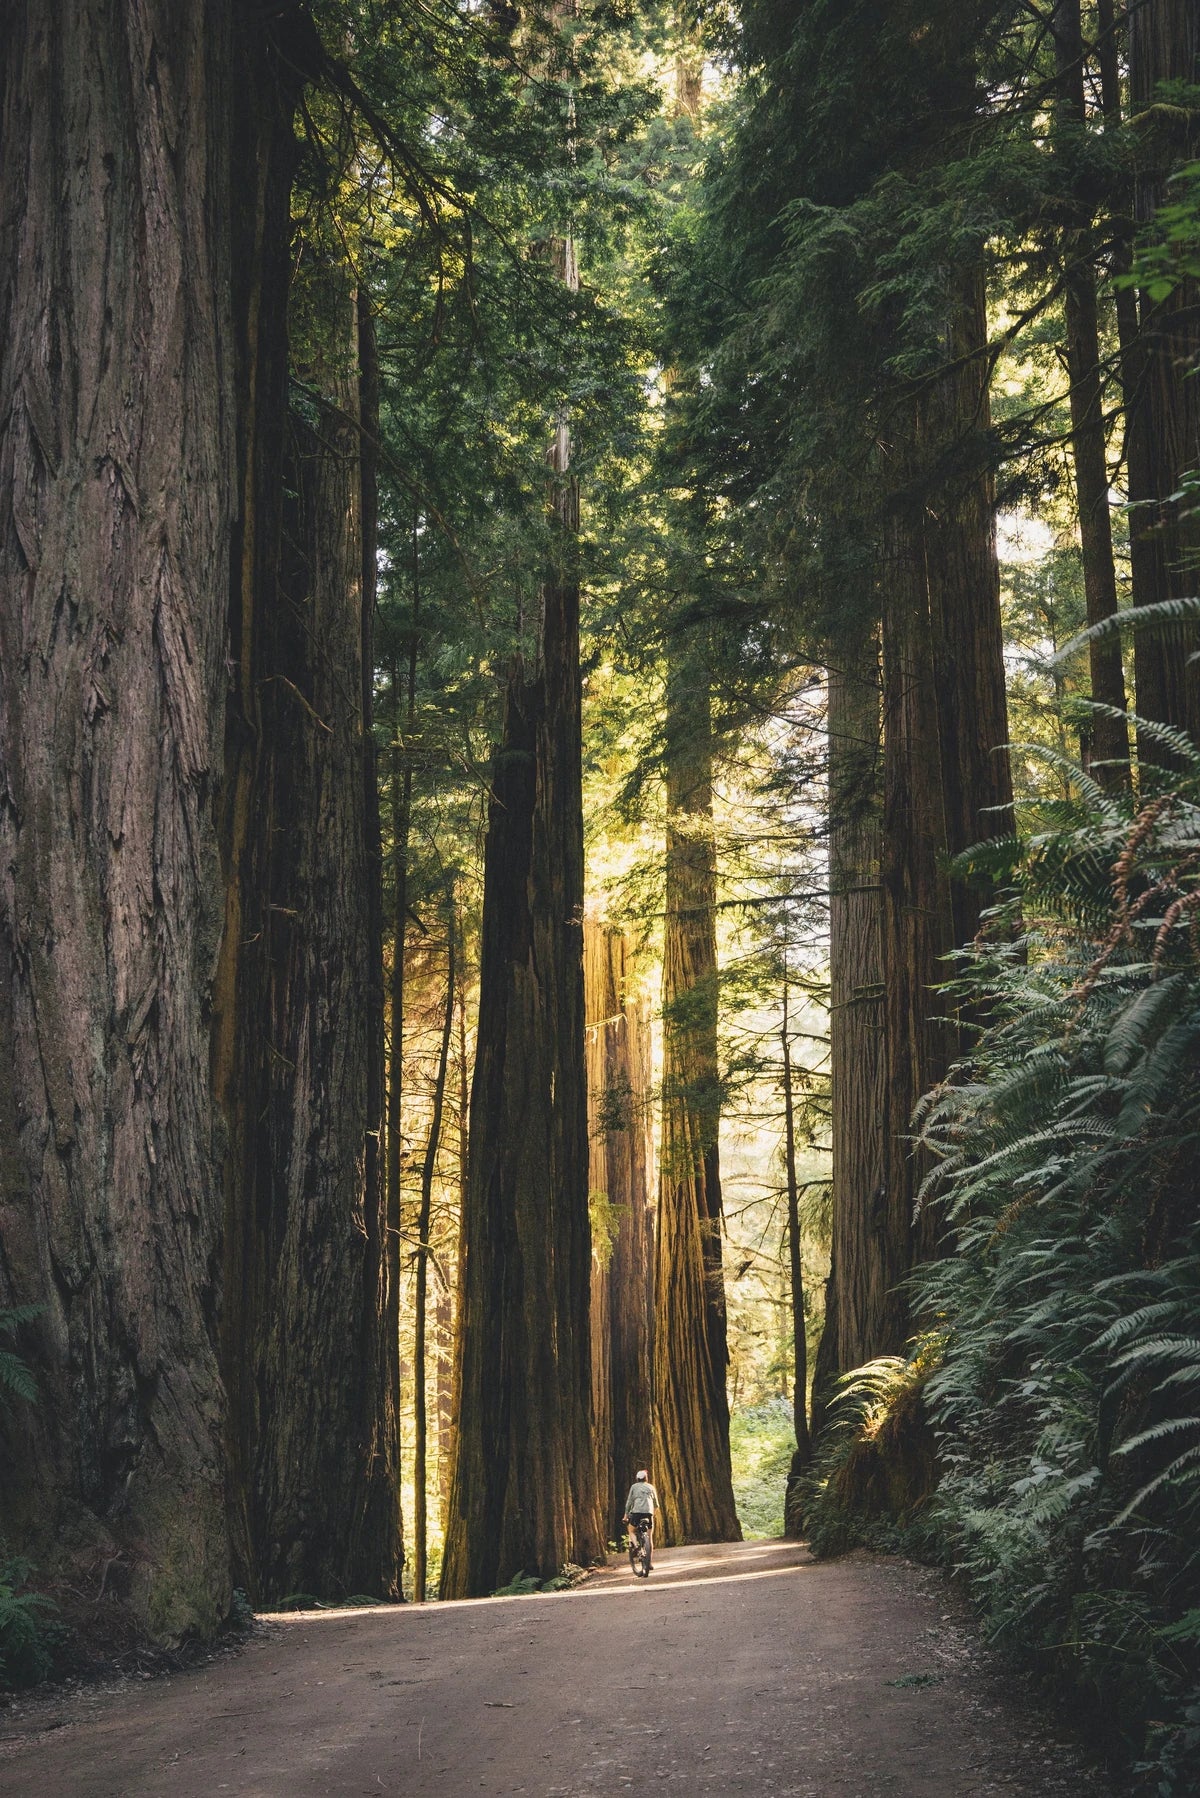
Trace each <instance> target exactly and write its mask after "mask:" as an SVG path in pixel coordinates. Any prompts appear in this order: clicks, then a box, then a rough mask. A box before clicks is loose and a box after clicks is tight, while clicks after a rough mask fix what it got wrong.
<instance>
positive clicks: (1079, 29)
mask: <svg viewBox="0 0 1200 1798" xmlns="http://www.w3.org/2000/svg"><path fill="white" fill-rule="evenodd" d="M1054 47H1055V62H1056V68H1057V74H1058V86H1059V94H1058V106H1057V114H1058V123H1059V129H1060V131H1062V130H1063V129H1064V128H1068V129H1070V130H1073V131H1075V132H1077V133H1079V132H1082V131H1083V130H1084V129H1085V128H1086V125H1087V104H1086V90H1085V72H1086V71H1085V62H1084V47H1083V26H1082V20H1081V16H1080V5H1079V0H1057V4H1056V6H1055V9H1054ZM1092 222H1093V221H1092V220H1091V219H1090V218H1089V219H1087V220H1086V221H1085V225H1086V228H1087V229H1088V230H1090V228H1091V225H1092ZM1081 237H1082V233H1081V232H1080V231H1078V230H1077V231H1073V232H1069V233H1068V235H1067V241H1066V245H1065V256H1066V262H1067V272H1066V290H1065V293H1064V299H1063V305H1064V312H1065V319H1066V352H1067V375H1068V380H1069V383H1070V405H1071V451H1072V459H1073V461H1074V464H1075V492H1076V501H1077V504H1078V509H1079V538H1080V549H1081V552H1082V558H1083V586H1084V595H1085V599H1086V603H1087V621H1088V624H1089V625H1093V624H1099V623H1100V622H1101V621H1102V620H1103V619H1105V618H1110V617H1112V615H1113V614H1114V613H1115V612H1116V610H1117V572H1116V563H1115V561H1114V558H1113V536H1112V514H1111V511H1110V507H1109V497H1108V492H1109V480H1108V458H1107V452H1106V445H1105V428H1104V382H1103V379H1102V375H1101V366H1100V312H1099V303H1098V298H1097V289H1096V270H1095V267H1094V265H1093V263H1092V262H1091V261H1090V260H1089V259H1088V256H1087V253H1086V250H1087V246H1086V243H1085V242H1083V241H1081ZM1088 654H1089V663H1090V672H1091V685H1092V698H1093V699H1094V700H1096V701H1098V702H1099V703H1100V704H1102V705H1106V706H1112V707H1114V708H1115V709H1116V710H1118V711H1123V710H1124V707H1125V674H1124V669H1123V667H1122V662H1121V640H1120V638H1119V637H1117V636H1109V637H1102V638H1100V639H1098V640H1096V641H1094V642H1093V643H1092V644H1091V645H1090V648H1089V652H1088ZM1088 737H1089V740H1090V746H1091V747H1090V756H1089V759H1090V761H1091V762H1092V763H1095V764H1099V765H1098V766H1097V767H1096V768H1095V775H1096V778H1097V779H1098V780H1099V781H1100V782H1101V784H1102V785H1106V786H1112V787H1116V786H1120V785H1122V784H1126V783H1127V782H1128V778H1129V731H1128V727H1127V726H1126V724H1125V723H1124V722H1123V720H1121V719H1120V718H1111V717H1105V716H1104V715H1102V714H1096V715H1095V716H1094V717H1093V718H1092V719H1091V722H1090V724H1089V727H1088Z"/></svg>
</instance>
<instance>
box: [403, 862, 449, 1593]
mask: <svg viewBox="0 0 1200 1798" xmlns="http://www.w3.org/2000/svg"><path fill="white" fill-rule="evenodd" d="M456 948H457V945H456V943H455V907H454V894H453V892H451V893H450V895H449V899H448V903H447V906H446V1003H445V1009H444V1012H443V1016H442V1040H441V1044H440V1046H439V1049H438V1060H437V1072H436V1074H435V1075H434V1082H433V1115H432V1117H431V1118H430V1120H429V1138H428V1141H427V1142H426V1145H425V1160H424V1163H423V1165H422V1168H421V1206H420V1210H419V1211H418V1213H417V1268H416V1300H415V1304H414V1307H413V1312H414V1315H413V1329H414V1334H415V1347H414V1349H413V1415H414V1458H413V1489H414V1499H413V1597H414V1598H415V1599H416V1600H417V1603H418V1604H420V1603H422V1602H423V1600H424V1598H425V1574H426V1565H427V1560H428V1550H429V1522H428V1508H427V1507H428V1499H427V1493H426V1480H427V1477H428V1475H427V1466H426V1463H427V1452H426V1451H427V1444H428V1440H429V1418H428V1408H427V1405H426V1400H425V1360H426V1349H427V1346H428V1345H427V1342H426V1329H425V1316H426V1311H427V1308H428V1297H429V1238H430V1230H431V1229H432V1225H433V1179H434V1175H435V1173H436V1172H437V1158H438V1150H439V1149H440V1148H441V1143H442V1114H443V1112H444V1111H445V1107H446V1076H447V1073H448V1072H449V1068H450V1039H451V1037H452V1036H453V1034H454V1001H455V997H456V994H457V966H456V963H457V954H456Z"/></svg>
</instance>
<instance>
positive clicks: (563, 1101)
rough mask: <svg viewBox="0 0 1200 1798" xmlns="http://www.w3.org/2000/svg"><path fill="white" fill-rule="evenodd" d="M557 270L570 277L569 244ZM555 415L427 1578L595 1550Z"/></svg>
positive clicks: (499, 1574)
mask: <svg viewBox="0 0 1200 1798" xmlns="http://www.w3.org/2000/svg"><path fill="white" fill-rule="evenodd" d="M558 253H559V255H560V259H561V272H562V274H563V278H564V279H565V280H566V282H567V284H568V285H573V284H574V282H575V281H576V280H577V276H576V274H575V259H574V248H573V245H572V244H571V243H570V242H569V241H567V242H565V243H563V244H560V245H559V247H558ZM569 457H570V439H569V433H568V428H567V423H566V420H565V419H560V420H559V424H558V428H557V431H556V435H555V444H554V449H553V452H552V458H551V466H552V470H553V475H554V484H553V490H552V504H553V517H552V523H553V526H554V532H553V535H554V550H555V554H556V566H555V567H554V568H553V570H552V571H551V572H550V574H549V577H548V578H547V580H546V581H545V583H544V584H543V587H542V591H541V621H540V633H539V636H540V641H539V645H538V658H537V664H536V667H533V668H527V667H525V666H524V664H523V663H522V662H520V661H518V663H517V664H516V665H515V666H514V669H513V671H512V674H511V676H510V679H509V683H508V691H507V695H506V701H505V719H504V733H503V740H502V744H501V747H500V750H499V752H498V754H497V757H496V764H495V773H494V778H493V799H492V804H491V806H490V808H489V819H488V836H487V844H486V847H485V851H484V895H483V941H482V954H481V967H480V998H479V1025H478V1035H477V1042H476V1052H475V1078H474V1083H473V1087H472V1094H471V1140H470V1167H469V1175H468V1185H467V1203H466V1207H465V1210H464V1214H463V1263H462V1286H461V1291H460V1297H459V1306H460V1322H459V1330H460V1340H461V1344H462V1352H461V1357H460V1368H459V1396H458V1424H457V1441H456V1457H455V1472H454V1481H453V1487H452V1493H451V1502H450V1516H449V1521H448V1529H447V1537H446V1553H445V1560H444V1562H443V1568H442V1586H441V1590H442V1595H443V1596H444V1597H447V1598H464V1597H470V1596H475V1595H478V1594H480V1593H485V1592H490V1591H492V1590H494V1589H495V1587H497V1586H498V1585H500V1584H503V1583H505V1582H506V1581H508V1580H510V1579H511V1578H512V1577H513V1576H514V1575H515V1574H517V1573H520V1572H529V1573H535V1574H538V1575H540V1576H541V1577H542V1578H543V1579H544V1578H548V1577H551V1576H552V1575H553V1574H555V1573H557V1572H558V1570H559V1569H560V1567H561V1566H562V1565H563V1563H564V1562H565V1561H568V1560H569V1561H574V1562H577V1563H580V1564H585V1563H587V1562H589V1561H592V1560H594V1559H595V1558H596V1557H597V1556H599V1555H601V1554H602V1553H603V1551H604V1540H605V1539H604V1534H603V1531H602V1529H601V1524H600V1513H599V1504H598V1501H597V1492H596V1470H595V1454H594V1444H593V1440H592V1394H591V1342H590V1339H591V1331H590V1321H589V1308H590V1286H591V1258H592V1253H591V1232H590V1228H589V1222H588V1125H587V1090H586V1074H585V1066H584V1005H583V780H582V745H581V739H580V677H579V583H578V574H577V571H576V566H575V556H576V549H575V538H576V535H577V532H578V528H579V493H578V488H577V486H576V483H575V480H574V477H573V476H572V475H571V474H570V472H569Z"/></svg>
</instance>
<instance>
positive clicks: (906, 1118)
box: [871, 274, 1012, 1354]
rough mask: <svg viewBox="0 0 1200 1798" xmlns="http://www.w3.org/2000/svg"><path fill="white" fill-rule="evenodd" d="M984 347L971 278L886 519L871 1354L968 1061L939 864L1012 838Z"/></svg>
mask: <svg viewBox="0 0 1200 1798" xmlns="http://www.w3.org/2000/svg"><path fill="white" fill-rule="evenodd" d="M985 346H986V321H985V314H984V292H983V280H982V276H981V275H976V274H968V275H967V276H966V277H964V279H963V281H962V284H961V289H960V292H959V295H958V298H957V302H956V304H955V306H954V308H953V310H952V312H951V314H950V316H949V318H948V321H947V329H946V336H945V345H944V350H945V362H946V369H947V372H946V373H945V374H944V375H942V376H941V377H940V378H939V379H938V380H937V381H936V382H934V383H933V384H932V385H931V386H930V388H929V389H928V390H927V391H926V392H925V393H924V394H923V395H922V396H920V398H919V399H918V401H917V403H916V404H915V405H914V407H913V409H912V412H911V414H910V417H909V426H910V430H911V436H910V439H909V442H908V443H907V445H906V446H905V450H904V455H905V456H906V457H907V469H908V481H907V485H906V487H905V488H904V490H902V491H901V492H899V493H898V494H897V495H896V497H895V499H894V502H893V504H892V506H891V510H890V516H889V519H888V525H887V534H886V553H885V561H884V566H883V569H882V576H883V580H882V585H883V695H884V809H883V838H882V856H881V875H882V893H883V908H882V918H883V935H882V945H883V956H882V960H883V981H884V1019H885V1027H884V1040H885V1045H886V1049H885V1054H886V1064H885V1065H886V1076H885V1107H886V1118H887V1123H886V1129H885V1144H886V1151H885V1153H886V1168H885V1192H886V1199H885V1205H884V1214H883V1217H882V1218H881V1221H880V1236H879V1241H880V1247H881V1252H882V1255H883V1271H882V1285H883V1287H884V1289H885V1292H886V1298H885V1302H884V1310H883V1316H882V1319H881V1340H880V1342H879V1344H878V1346H876V1347H874V1348H873V1349H872V1351H871V1352H872V1353H874V1354H879V1353H883V1352H892V1353H894V1352H898V1351H899V1350H900V1349H901V1348H902V1347H903V1345H904V1341H905V1339H906V1337H907V1335H908V1332H909V1328H910V1319H909V1315H908V1305H907V1301H906V1298H905V1295H904V1293H903V1291H902V1290H901V1288H900V1284H899V1283H900V1281H901V1280H902V1279H903V1277H904V1275H905V1273H906V1272H907V1271H908V1267H909V1266H910V1265H912V1263H913V1262H914V1261H919V1260H923V1259H926V1258H927V1257H928V1256H930V1255H931V1254H933V1253H934V1252H935V1251H936V1245H937V1219H936V1213H935V1212H934V1211H932V1210H931V1209H930V1208H928V1207H925V1208H922V1209H921V1210H920V1211H919V1212H918V1211H917V1209H916V1207H917V1196H918V1189H919V1186H920V1178H921V1174H922V1173H923V1171H924V1166H923V1160H922V1158H921V1157H920V1156H918V1155H917V1154H916V1153H915V1152H914V1150H913V1147H912V1143H911V1141H910V1140H909V1132H910V1130H911V1127H912V1116H913V1111H914V1108H915V1106H916V1104H917V1101H918V1100H919V1099H920V1098H921V1097H922V1095H923V1094H925V1093H926V1092H928V1091H929V1089H930V1088H931V1087H932V1086H934V1085H935V1084H936V1083H937V1082H938V1081H939V1080H941V1079H942V1078H943V1077H944V1076H945V1074H946V1072H947V1069H948V1067H949V1065H950V1061H951V1059H952V1057H953V1056H954V1054H955V1053H956V1052H957V1051H958V1049H959V1048H960V1047H961V1046H962V1044H961V1040H960V1037H959V1033H958V1031H957V1030H956V1029H955V1028H954V1026H953V1024H952V1023H949V1022H947V1021H945V1020H946V1014H947V1012H948V1011H949V1009H950V1001H948V1000H947V999H946V998H945V997H943V996H941V995H939V994H938V993H937V992H936V990H935V989H936V987H937V985H938V984H939V983H940V982H942V981H945V980H946V979H948V978H949V977H950V976H951V974H952V972H953V968H952V966H951V965H950V964H949V963H947V961H946V960H945V958H946V956H948V955H950V954H951V953H952V951H954V950H955V949H957V948H959V947H961V946H963V945H964V944H966V943H968V942H970V941H971V939H972V938H973V937H974V935H975V933H976V931H977V930H978V927H979V918H980V909H981V894H980V893H979V892H978V890H976V889H974V888H972V887H970V886H968V885H967V884H966V883H964V882H963V881H961V880H957V879H956V880H951V879H950V877H949V875H948V873H947V871H946V869H945V867H944V864H943V858H944V857H945V856H954V855H958V854H960V853H961V852H962V851H963V850H965V849H967V848H969V847H970V846H971V844H973V843H976V842H979V841H980V840H982V839H983V838H985V837H988V836H992V835H996V834H999V833H1001V832H1004V831H1007V830H1009V829H1011V814H1010V808H1011V804H1012V778H1011V772H1010V768H1009V760H1008V750H1007V742H1008V722H1007V708H1006V700H1005V686H1004V656H1003V640H1002V634H1001V626H1000V579H999V567H998V563H997V557H996V538H995V512H994V506H995V502H994V494H993V483H992V478H991V474H990V470H989V467H988V460H987V455H988V449H987V428H988V407H987V388H986V368H987V361H986V357H985V355H984V354H983V353H982V352H983V351H984V349H985Z"/></svg>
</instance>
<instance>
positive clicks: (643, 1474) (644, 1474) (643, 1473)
mask: <svg viewBox="0 0 1200 1798" xmlns="http://www.w3.org/2000/svg"><path fill="white" fill-rule="evenodd" d="M637 1477H638V1479H639V1480H648V1479H649V1478H650V1475H649V1474H648V1473H647V1472H646V1469H645V1468H644V1467H639V1468H638V1470H637Z"/></svg>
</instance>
